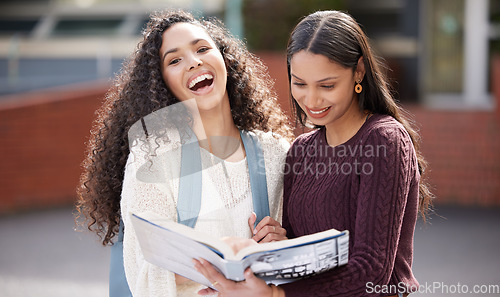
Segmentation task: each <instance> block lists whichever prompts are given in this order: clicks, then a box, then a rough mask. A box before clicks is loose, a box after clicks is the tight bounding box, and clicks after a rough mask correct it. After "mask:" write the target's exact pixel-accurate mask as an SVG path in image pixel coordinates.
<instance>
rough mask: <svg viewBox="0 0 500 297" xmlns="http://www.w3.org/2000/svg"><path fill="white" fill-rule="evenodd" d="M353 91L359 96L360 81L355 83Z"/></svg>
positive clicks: (361, 89)
mask: <svg viewBox="0 0 500 297" xmlns="http://www.w3.org/2000/svg"><path fill="white" fill-rule="evenodd" d="M354 91H355V92H356V93H357V94H359V93H361V91H363V87H362V86H361V81H358V82H357V83H356V86H355V87H354Z"/></svg>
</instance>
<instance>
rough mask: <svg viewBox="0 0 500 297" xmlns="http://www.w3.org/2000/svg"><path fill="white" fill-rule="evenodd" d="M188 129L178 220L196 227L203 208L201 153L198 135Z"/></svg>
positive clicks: (183, 154) (182, 168)
mask: <svg viewBox="0 0 500 297" xmlns="http://www.w3.org/2000/svg"><path fill="white" fill-rule="evenodd" d="M186 130H187V131H186V132H187V134H188V142H187V143H184V144H183V145H182V148H181V151H182V152H181V154H182V156H181V175H180V180H179V197H178V199H177V222H179V223H181V224H184V225H186V226H189V227H191V228H194V226H195V225H196V221H197V219H198V215H199V213H200V208H201V184H202V183H201V170H202V168H201V155H200V146H199V145H198V139H197V138H196V135H195V134H194V132H193V131H192V130H191V129H186Z"/></svg>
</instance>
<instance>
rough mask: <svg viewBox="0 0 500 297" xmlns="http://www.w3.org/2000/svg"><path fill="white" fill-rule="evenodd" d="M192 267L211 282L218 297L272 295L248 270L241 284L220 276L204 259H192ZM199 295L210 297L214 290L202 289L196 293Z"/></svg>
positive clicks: (268, 296) (265, 296)
mask: <svg viewBox="0 0 500 297" xmlns="http://www.w3.org/2000/svg"><path fill="white" fill-rule="evenodd" d="M193 263H194V267H195V268H196V270H198V272H199V273H201V274H203V275H204V276H205V277H206V278H207V279H208V280H209V281H211V282H212V287H214V288H215V289H217V291H218V292H219V296H224V297H230V296H238V297H247V296H248V297H254V296H262V297H271V296H272V295H273V290H272V288H271V287H269V286H268V285H267V284H266V282H265V281H263V280H261V279H260V278H258V277H256V276H255V275H254V274H253V272H252V270H251V269H250V268H247V270H245V280H244V281H241V282H235V281H232V280H228V279H226V278H225V277H224V276H223V275H222V274H220V273H219V272H218V271H217V270H216V269H215V268H214V267H213V266H212V264H210V263H209V262H207V261H206V260H204V259H200V260H199V261H198V260H196V259H193ZM198 294H200V295H210V294H214V290H212V289H211V288H207V289H203V290H200V291H199V292H198Z"/></svg>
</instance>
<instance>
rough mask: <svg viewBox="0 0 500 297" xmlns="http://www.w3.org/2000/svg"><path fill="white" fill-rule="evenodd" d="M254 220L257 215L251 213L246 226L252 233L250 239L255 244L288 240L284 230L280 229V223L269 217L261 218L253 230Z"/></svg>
mask: <svg viewBox="0 0 500 297" xmlns="http://www.w3.org/2000/svg"><path fill="white" fill-rule="evenodd" d="M256 220H257V215H256V214H255V213H252V215H251V216H250V218H248V226H249V227H250V230H251V231H252V239H253V240H255V241H256V242H258V243H264V242H272V241H279V240H285V239H288V238H287V237H286V230H285V228H283V227H281V225H280V223H278V221H276V220H275V219H273V218H271V217H270V216H267V217H265V218H263V219H262V220H261V221H260V222H259V223H258V224H257V226H255V228H254V227H253V226H254V224H255V221H256Z"/></svg>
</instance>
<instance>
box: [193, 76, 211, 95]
mask: <svg viewBox="0 0 500 297" xmlns="http://www.w3.org/2000/svg"><path fill="white" fill-rule="evenodd" d="M213 82H214V76H213V75H212V74H210V73H204V74H202V75H199V76H196V77H195V78H193V79H191V80H190V81H189V82H188V84H187V87H188V88H189V89H190V90H191V91H193V92H196V93H200V92H203V91H208V89H209V88H210V87H211V86H212V84H213Z"/></svg>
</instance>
